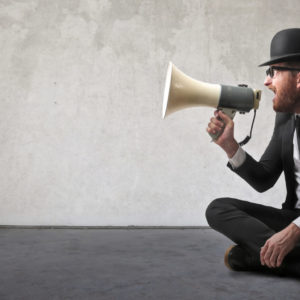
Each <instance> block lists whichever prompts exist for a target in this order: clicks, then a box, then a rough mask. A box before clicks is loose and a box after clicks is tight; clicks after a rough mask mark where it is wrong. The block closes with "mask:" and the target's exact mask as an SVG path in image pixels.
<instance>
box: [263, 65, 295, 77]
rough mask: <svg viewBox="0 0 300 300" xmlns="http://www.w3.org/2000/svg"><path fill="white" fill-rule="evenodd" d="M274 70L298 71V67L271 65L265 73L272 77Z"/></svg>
mask: <svg viewBox="0 0 300 300" xmlns="http://www.w3.org/2000/svg"><path fill="white" fill-rule="evenodd" d="M275 70H278V71H298V72H300V69H297V68H289V67H279V66H272V67H269V68H268V69H267V70H266V74H267V76H270V77H271V78H273V77H274V73H275V72H274V71H275Z"/></svg>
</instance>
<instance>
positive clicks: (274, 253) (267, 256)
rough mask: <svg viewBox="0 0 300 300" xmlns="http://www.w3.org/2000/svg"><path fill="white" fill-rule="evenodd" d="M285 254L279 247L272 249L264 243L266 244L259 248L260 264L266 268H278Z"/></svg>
mask: <svg viewBox="0 0 300 300" xmlns="http://www.w3.org/2000/svg"><path fill="white" fill-rule="evenodd" d="M285 256H286V253H285V251H284V250H283V249H281V248H280V247H274V246H272V245H270V244H269V243H268V241H267V242H266V244H265V245H264V246H263V247H262V248H261V251H260V262H261V264H262V265H263V266H268V267H269V268H276V267H280V265H281V264H282V261H283V259H284V257H285Z"/></svg>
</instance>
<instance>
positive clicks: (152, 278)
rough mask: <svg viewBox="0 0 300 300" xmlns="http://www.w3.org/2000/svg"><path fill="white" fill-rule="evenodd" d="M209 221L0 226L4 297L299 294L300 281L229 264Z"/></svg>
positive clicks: (282, 296)
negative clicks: (167, 225) (151, 225)
mask: <svg viewBox="0 0 300 300" xmlns="http://www.w3.org/2000/svg"><path fill="white" fill-rule="evenodd" d="M229 245H231V243H230V241H228V240H227V239H226V238H224V237H223V236H221V235H220V234H218V233H216V232H214V231H213V230H211V229H184V230H180V229H168V230H166V229H165V230H163V229H152V230H150V229H135V230H131V229H130V230H126V229H124V230H122V229H120V230H118V229H110V230H109V229H108V230H103V229H0V267H1V272H0V299H1V300H6V299H20V300H21V299H22V300H26V299H30V300H36V299H37V300H39V299H41V300H44V299H84V300H85V299H122V300H123V299H124V300H125V299H156V300H157V299H172V300H174V299H181V300H183V299H193V300H194V299H217V300H219V299H225V300H228V299H237V300H241V299H260V300H261V299H273V300H274V299H287V300H291V299H300V281H299V280H297V279H289V278H278V277H273V276H268V275H262V274H251V273H240V272H239V273H237V272H231V271H229V270H228V269H227V268H225V267H224V265H223V254H224V251H225V249H226V248H227V247H228V246H229Z"/></svg>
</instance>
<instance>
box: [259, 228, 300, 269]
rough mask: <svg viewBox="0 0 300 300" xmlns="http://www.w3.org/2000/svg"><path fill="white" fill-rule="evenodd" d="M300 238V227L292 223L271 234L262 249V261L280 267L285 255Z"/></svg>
mask: <svg viewBox="0 0 300 300" xmlns="http://www.w3.org/2000/svg"><path fill="white" fill-rule="evenodd" d="M299 240H300V228H299V227H298V226H297V225H295V224H294V223H291V224H290V225H289V226H288V227H286V228H285V229H283V230H281V231H279V232H277V233H275V234H274V235H273V236H271V237H270V238H269V239H268V240H267V241H266V243H265V244H264V246H263V247H262V248H261V250H260V261H261V264H262V265H263V266H265V265H266V266H268V267H269V268H276V267H280V265H281V263H282V261H283V259H284V258H285V256H286V255H287V254H288V253H289V252H290V251H291V250H292V249H293V248H294V247H295V245H296V243H297V242H298V241H299Z"/></svg>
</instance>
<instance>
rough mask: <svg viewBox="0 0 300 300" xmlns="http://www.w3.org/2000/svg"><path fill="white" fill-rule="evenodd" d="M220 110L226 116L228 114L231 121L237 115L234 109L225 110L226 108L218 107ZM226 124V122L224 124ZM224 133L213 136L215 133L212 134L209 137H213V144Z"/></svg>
mask: <svg viewBox="0 0 300 300" xmlns="http://www.w3.org/2000/svg"><path fill="white" fill-rule="evenodd" d="M218 110H221V111H222V112H223V113H224V114H226V115H227V116H228V117H229V118H230V119H231V120H233V118H234V116H235V113H236V110H233V109H232V108H224V107H218ZM219 120H220V121H221V122H223V121H222V120H221V119H219ZM223 123H224V122H223ZM222 133H223V130H222V131H220V132H218V133H216V134H213V133H210V134H209V135H210V136H211V138H212V142H213V141H215V140H217V139H218V137H219V136H220V135H221V134H222Z"/></svg>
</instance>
